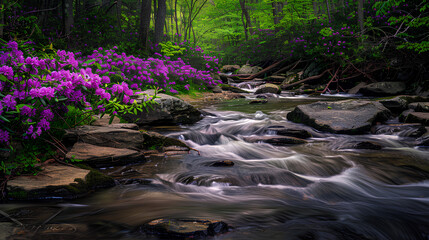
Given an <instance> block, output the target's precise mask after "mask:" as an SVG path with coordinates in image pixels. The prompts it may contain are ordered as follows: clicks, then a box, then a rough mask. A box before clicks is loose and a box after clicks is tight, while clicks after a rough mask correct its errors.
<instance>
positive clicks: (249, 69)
mask: <svg viewBox="0 0 429 240" xmlns="http://www.w3.org/2000/svg"><path fill="white" fill-rule="evenodd" d="M261 69H262V68H260V67H252V66H250V65H243V66H242V67H241V68H240V69H239V70H238V72H237V73H238V74H255V73H258V72H259V71H261Z"/></svg>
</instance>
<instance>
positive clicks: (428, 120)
mask: <svg viewBox="0 0 429 240" xmlns="http://www.w3.org/2000/svg"><path fill="white" fill-rule="evenodd" d="M404 122H406V123H421V124H423V125H425V126H429V112H410V113H409V114H407V116H406V117H405V119H404Z"/></svg>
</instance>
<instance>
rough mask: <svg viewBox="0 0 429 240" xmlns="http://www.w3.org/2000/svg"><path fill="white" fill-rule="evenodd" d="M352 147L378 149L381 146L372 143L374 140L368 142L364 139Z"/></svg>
mask: <svg viewBox="0 0 429 240" xmlns="http://www.w3.org/2000/svg"><path fill="white" fill-rule="evenodd" d="M353 148H354V149H371V150H380V149H382V148H383V147H382V146H381V145H380V144H378V143H374V142H368V141H364V142H360V143H357V144H355V145H354V146H353Z"/></svg>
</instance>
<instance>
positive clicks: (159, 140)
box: [142, 132, 190, 151]
mask: <svg viewBox="0 0 429 240" xmlns="http://www.w3.org/2000/svg"><path fill="white" fill-rule="evenodd" d="M142 134H143V136H144V139H145V141H144V147H145V148H146V149H148V148H152V149H153V148H155V149H164V150H165V148H167V147H179V148H182V149H180V150H178V149H175V150H174V151H189V149H190V148H189V147H188V145H186V144H185V143H184V142H182V141H180V140H179V139H176V138H171V137H166V136H164V135H161V134H159V133H157V132H143V133H142ZM171 151H172V150H171Z"/></svg>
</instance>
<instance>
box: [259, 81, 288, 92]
mask: <svg viewBox="0 0 429 240" xmlns="http://www.w3.org/2000/svg"><path fill="white" fill-rule="evenodd" d="M281 92H282V90H281V89H280V87H279V86H277V85H275V84H271V83H267V84H264V85H261V86H259V87H258V89H256V92H255V94H261V93H275V94H280V93H281Z"/></svg>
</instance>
